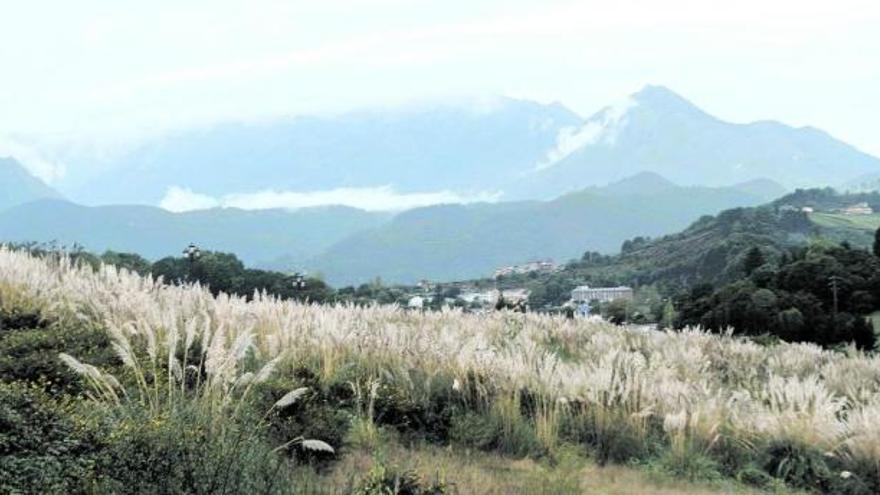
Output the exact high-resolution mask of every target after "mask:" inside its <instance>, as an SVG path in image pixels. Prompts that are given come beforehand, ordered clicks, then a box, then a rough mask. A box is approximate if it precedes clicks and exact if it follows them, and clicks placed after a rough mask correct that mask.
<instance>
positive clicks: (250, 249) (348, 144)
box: [0, 86, 880, 284]
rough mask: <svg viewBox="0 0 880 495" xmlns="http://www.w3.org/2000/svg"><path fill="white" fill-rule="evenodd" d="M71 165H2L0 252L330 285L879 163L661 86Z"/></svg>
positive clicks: (621, 236)
mask: <svg viewBox="0 0 880 495" xmlns="http://www.w3.org/2000/svg"><path fill="white" fill-rule="evenodd" d="M72 156H73V158H71V160H73V161H72V162H71V163H67V164H66V165H67V169H68V170H69V171H76V170H79V169H81V168H83V167H80V165H82V163H79V162H77V160H80V161H88V160H95V161H97V162H100V163H98V164H97V165H95V167H93V169H94V170H102V172H101V173H100V174H97V175H96V176H93V177H87V176H83V177H73V178H68V180H67V181H62V182H61V183H59V187H60V189H61V193H63V194H64V196H63V197H62V194H60V193H59V192H57V191H56V190H55V189H53V188H51V187H49V186H48V185H46V184H45V183H43V182H41V181H40V180H38V179H36V178H34V177H33V176H31V175H30V174H28V173H27V171H26V169H25V168H24V167H22V166H21V164H19V163H17V162H16V161H15V160H11V159H4V160H0V241H43V242H47V241H58V242H60V243H62V244H67V245H70V244H73V243H78V244H81V245H83V246H84V247H86V248H87V249H90V250H95V251H102V250H104V249H113V250H120V251H134V252H138V253H140V254H143V255H145V256H147V257H149V258H153V259H155V258H158V257H162V256H167V255H175V254H178V253H179V252H180V250H181V249H182V247H183V246H184V245H186V244H188V243H190V242H195V243H198V244H200V245H202V246H203V247H204V248H206V249H212V250H223V251H232V252H235V253H237V254H238V255H240V256H241V258H242V259H243V260H244V261H245V262H247V263H249V264H251V265H258V266H262V267H269V268H274V269H279V270H292V269H297V270H302V269H305V270H311V271H319V272H321V273H323V274H324V275H325V276H326V277H327V280H328V281H329V282H331V283H333V284H350V283H360V282H364V281H367V280H370V279H373V278H374V277H377V276H378V277H382V278H383V279H385V280H387V281H392V282H414V281H416V280H419V279H423V278H427V279H434V280H451V279H460V278H470V277H479V276H484V275H486V274H488V273H490V272H491V271H492V270H493V269H494V268H496V267H498V266H501V265H507V264H515V263H521V262H526V261H529V260H533V259H546V258H552V259H555V260H557V261H564V260H566V259H569V258H572V257H577V256H579V255H580V254H581V253H583V252H584V251H586V250H593V251H601V252H609V253H610V252H615V251H616V250H617V249H618V248H619V246H620V244H621V243H622V242H623V241H624V240H626V239H628V238H632V237H635V236H657V235H662V234H666V233H670V232H673V231H676V230H679V229H682V228H684V227H686V226H687V225H689V224H690V223H691V222H693V221H694V220H696V219H697V218H699V217H700V216H702V215H706V214H714V213H717V212H719V211H722V210H724V209H727V208H732V207H737V206H754V205H758V204H761V203H765V202H767V201H770V200H772V199H775V198H777V197H779V196H781V195H783V194H784V193H785V192H786V191H787V190H790V189H792V188H794V187H800V186H829V185H838V184H841V183H844V182H846V181H847V180H850V181H853V180H855V181H858V182H859V184H866V183H869V182H870V179H871V178H874V177H876V176H877V175H876V174H878V172H880V160H878V159H877V158H875V157H872V156H870V155H867V154H865V153H862V152H860V151H858V150H857V149H855V148H853V147H851V146H849V145H847V144H845V143H843V142H840V141H838V140H836V139H834V138H832V137H831V136H829V135H828V134H826V133H824V132H822V131H819V130H817V129H813V128H793V127H789V126H786V125H784V124H781V123H778V122H773V121H761V122H755V123H751V124H733V123H728V122H724V121H722V120H719V119H717V118H715V117H713V116H711V115H709V114H707V113H706V112H704V111H702V110H701V109H699V108H698V107H696V106H695V105H693V104H691V103H690V102H688V101H687V100H685V99H684V98H683V97H681V96H679V95H677V94H675V93H674V92H672V91H670V90H669V89H666V88H663V87H660V86H648V87H646V88H645V89H643V90H642V91H640V92H638V93H636V94H633V95H632V96H631V97H630V98H628V99H627V100H626V101H625V102H623V103H621V104H618V105H614V106H609V107H607V108H605V109H603V110H601V111H599V112H597V113H596V114H595V115H593V116H591V117H590V118H587V119H583V118H581V117H580V116H578V115H577V114H575V113H574V112H571V111H570V110H568V109H566V108H565V107H564V106H562V105H560V104H549V105H545V104H539V103H534V102H529V101H522V100H515V99H510V98H495V99H488V100H481V101H479V102H469V103H461V102H459V103H455V104H434V105H418V106H410V107H406V108H402V109H385V110H373V111H365V112H355V113H351V114H344V115H340V116H335V117H296V118H290V119H282V120H273V121H267V122H262V123H253V124H223V125H218V126H216V127H213V128H208V129H201V130H188V131H180V132H177V133H174V134H172V135H168V136H165V137H162V138H159V139H155V140H152V141H148V142H144V143H142V145H140V146H139V147H138V148H135V149H132V150H130V151H129V152H127V153H123V154H119V155H115V156H113V157H112V158H106V159H105V158H101V157H97V156H91V157H90V156H87V155H79V156H78V157H77V156H76V155H72ZM866 187H867V186H866ZM169 192H171V193H173V194H169ZM171 196H174V197H171ZM171 199H173V201H171ZM465 203H467V204H465ZM160 204H162V205H164V206H165V207H166V209H163V208H159V207H158V205H160ZM172 204H173V205H174V207H173V208H172V207H171V206H169V205H172ZM84 205H88V206H84ZM346 205H348V206H346ZM351 205H356V206H357V207H356V208H354V207H351ZM306 206H308V207H306ZM169 209H170V210H174V212H172V211H168V210H169ZM190 210H192V211H190Z"/></svg>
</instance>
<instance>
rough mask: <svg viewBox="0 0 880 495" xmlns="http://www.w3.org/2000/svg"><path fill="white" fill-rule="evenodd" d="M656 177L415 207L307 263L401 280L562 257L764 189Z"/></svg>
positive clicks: (351, 275)
mask: <svg viewBox="0 0 880 495" xmlns="http://www.w3.org/2000/svg"><path fill="white" fill-rule="evenodd" d="M658 179H662V178H657V177H651V176H647V175H645V174H641V175H639V176H636V177H634V178H633V179H631V180H627V181H623V182H620V183H616V184H611V185H609V186H608V187H606V188H590V189H586V190H584V191H581V192H579V193H573V194H569V195H566V196H563V197H560V198H558V199H556V200H553V201H548V202H539V201H525V202H513V203H502V204H474V205H464V206H462V205H444V206H434V207H427V208H419V209H416V210H412V211H409V212H405V213H402V214H400V215H398V216H397V217H395V218H394V219H393V220H392V221H391V222H390V223H388V224H387V225H385V226H382V227H379V228H377V229H375V230H371V231H366V232H362V233H359V234H356V235H354V236H352V237H350V238H348V239H345V240H343V241H341V242H339V243H338V244H336V245H334V246H333V247H331V248H330V249H329V250H328V251H327V252H326V253H324V254H323V255H321V256H318V257H316V258H315V259H314V260H312V261H311V262H310V266H312V267H314V268H315V269H317V270H320V271H321V272H322V273H324V274H325V276H326V277H327V280H328V281H329V282H331V283H333V284H350V283H359V282H363V281H366V280H370V279H371V278H373V277H376V276H380V277H382V279H383V280H388V281H393V282H408V283H409V282H414V281H417V280H418V279H421V278H425V279H430V280H455V279H466V278H473V277H480V276H485V275H487V274H489V273H490V272H491V271H492V270H493V269H494V268H497V267H499V266H502V265H505V264H512V263H519V262H525V261H528V260H530V259H544V258H554V259H556V260H558V261H565V260H568V259H570V258H574V257H580V255H581V254H582V253H583V252H584V251H585V250H588V249H589V250H596V251H602V252H615V251H617V250H618V249H619V247H620V245H621V243H622V242H623V241H624V240H625V239H628V238H631V237H635V236H646V235H647V236H656V235H660V234H664V233H667V232H673V231H675V230H677V229H681V228H684V227H685V226H687V225H688V224H689V223H690V222H692V221H693V219H694V218H698V217H700V216H701V215H704V214H709V213H716V212H718V211H721V210H724V209H726V208H730V207H733V206H745V205H755V204H759V203H762V202H765V201H767V200H769V199H770V198H766V197H760V196H755V195H752V194H749V193H744V192H742V191H739V190H737V189H734V188H717V189H716V188H698V187H687V188H685V187H679V186H676V185H674V184H672V183H668V182H665V181H662V180H658ZM658 185H659V186H662V187H659V188H658Z"/></svg>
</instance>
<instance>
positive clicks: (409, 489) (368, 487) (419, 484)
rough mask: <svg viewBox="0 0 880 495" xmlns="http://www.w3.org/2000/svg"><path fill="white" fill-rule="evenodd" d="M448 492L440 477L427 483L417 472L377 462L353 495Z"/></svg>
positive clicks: (429, 494) (428, 494)
mask: <svg viewBox="0 0 880 495" xmlns="http://www.w3.org/2000/svg"><path fill="white" fill-rule="evenodd" d="M447 490H448V486H447V484H446V482H445V481H443V480H442V479H440V478H439V477H437V478H435V479H434V480H432V481H430V482H428V483H425V482H423V481H422V479H421V477H420V476H419V475H418V473H416V472H415V471H411V470H401V469H399V468H397V467H396V466H390V467H389V466H386V465H385V464H384V463H381V462H375V463H374V464H373V467H372V468H371V469H370V471H369V472H368V473H367V475H366V476H365V477H364V479H363V480H361V482H360V483H359V484H358V485H357V487H356V488H355V490H354V492H353V495H443V494H445V493H447Z"/></svg>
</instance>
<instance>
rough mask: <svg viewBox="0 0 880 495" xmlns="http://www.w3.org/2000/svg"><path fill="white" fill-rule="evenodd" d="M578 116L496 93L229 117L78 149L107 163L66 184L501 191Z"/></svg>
mask: <svg viewBox="0 0 880 495" xmlns="http://www.w3.org/2000/svg"><path fill="white" fill-rule="evenodd" d="M581 121H582V118H581V117H579V116H578V115H576V114H575V113H573V112H571V111H569V110H568V109H566V108H564V107H563V106H561V105H558V104H551V105H542V104H538V103H534V102H529V101H521V100H514V99H509V98H493V99H488V100H482V101H468V102H459V103H448V104H432V105H427V104H423V105H413V106H409V107H405V108H399V109H385V110H373V111H361V112H354V113H348V114H343V115H339V116H332V117H295V118H285V119H277V120H271V121H265V122H256V123H250V124H243V123H229V124H222V125H217V126H215V127H211V128H207V129H202V130H190V131H185V132H178V133H175V134H171V135H168V136H165V137H162V138H159V139H155V140H152V141H149V142H146V143H143V144H142V145H141V146H139V147H138V148H136V149H133V150H130V151H128V152H125V153H121V154H116V155H114V156H113V158H107V159H103V160H102V159H101V158H100V157H93V156H80V157H79V158H76V157H74V158H72V160H74V161H77V160H78V161H79V162H82V163H74V164H73V165H71V166H70V168H71V169H79V168H83V169H84V168H87V167H86V166H85V165H86V164H87V162H88V163H91V162H97V163H99V165H100V166H99V167H98V169H100V170H101V173H100V174H99V175H98V176H96V177H93V178H92V180H89V181H85V182H79V183H74V182H71V183H67V184H65V189H64V190H65V191H66V192H67V193H68V196H69V197H71V198H73V199H75V200H78V201H79V202H83V203H88V204H107V203H140V204H151V205H156V204H158V203H159V201H160V200H161V199H162V197H163V196H164V195H165V193H166V191H167V189H168V188H169V187H170V186H175V185H176V186H180V187H185V188H188V189H191V190H193V191H195V192H198V193H201V194H208V195H212V196H219V195H226V194H235V193H244V192H257V191H262V190H267V189H272V190H290V191H298V192H305V191H319V190H328V189H336V188H343V187H350V188H360V187H377V186H385V185H391V186H393V187H394V188H395V189H396V190H399V191H401V192H435V191H442V190H451V191H456V192H460V193H475V192H483V191H497V190H499V189H503V187H504V185H505V184H506V183H508V182H510V181H512V180H513V179H514V178H515V177H516V176H517V175H518V174H521V173H524V172H526V171H528V170H529V169H530V168H531V167H532V166H533V164H534V163H535V161H536V160H538V159H539V158H540V157H541V156H542V155H543V154H544V153H545V150H547V149H548V148H550V147H552V146H553V145H554V143H555V140H556V136H557V134H558V132H559V130H560V129H562V128H565V127H570V126H576V125H579V124H580V123H581ZM80 165H82V166H80Z"/></svg>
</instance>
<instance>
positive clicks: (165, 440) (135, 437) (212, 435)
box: [98, 408, 294, 494]
mask: <svg viewBox="0 0 880 495" xmlns="http://www.w3.org/2000/svg"><path fill="white" fill-rule="evenodd" d="M210 423H211V421H210V419H209V418H208V417H206V416H205V415H203V414H202V413H201V412H200V411H198V410H197V409H196V408H187V409H182V410H178V411H175V412H173V413H171V414H170V415H169V416H166V417H158V418H157V417H152V418H147V417H146V416H145V417H143V418H140V419H139V418H138V416H137V413H136V412H133V413H132V415H131V416H129V418H127V419H125V420H123V421H122V422H120V423H118V424H117V425H115V427H114V429H113V434H112V435H111V437H110V439H109V445H108V446H107V448H106V449H105V450H104V452H103V454H102V456H101V458H100V461H99V464H98V470H99V471H100V472H101V473H102V475H103V477H102V480H101V486H100V489H99V490H98V491H99V492H103V493H122V492H128V493H193V494H199V493H205V494H209V493H210V494H216V493H219V494H226V493H228V494H232V493H293V492H294V484H293V478H292V477H291V473H290V470H289V469H287V466H286V464H287V463H286V461H285V460H284V458H283V457H281V456H279V455H278V454H277V453H275V452H273V451H272V450H271V448H270V446H269V444H267V443H266V442H265V440H264V438H263V437H262V436H261V435H259V431H258V430H257V429H256V426H254V425H251V424H249V423H248V422H247V421H242V422H235V421H229V422H228V423H227V424H225V425H224V426H223V427H222V428H220V429H219V431H218V430H217V429H216V428H213V427H212V425H211V424H210ZM254 424H256V421H254Z"/></svg>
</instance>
